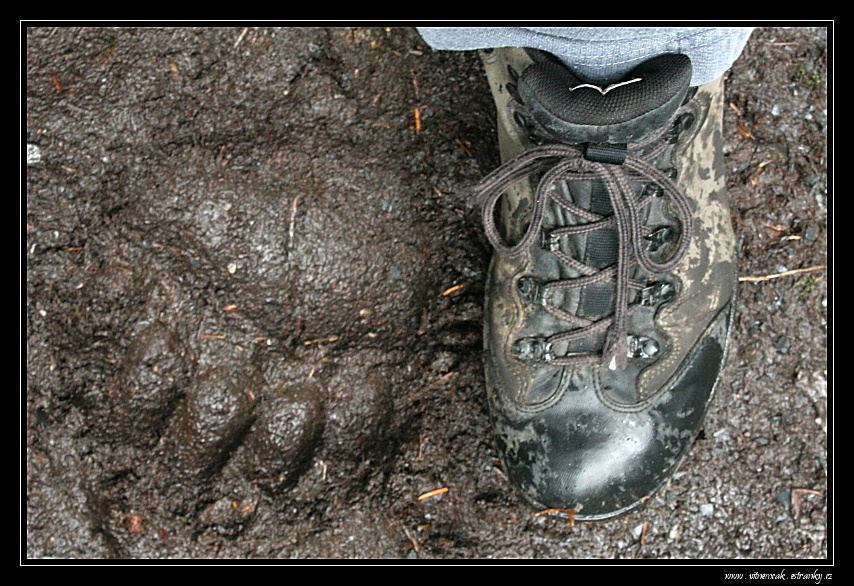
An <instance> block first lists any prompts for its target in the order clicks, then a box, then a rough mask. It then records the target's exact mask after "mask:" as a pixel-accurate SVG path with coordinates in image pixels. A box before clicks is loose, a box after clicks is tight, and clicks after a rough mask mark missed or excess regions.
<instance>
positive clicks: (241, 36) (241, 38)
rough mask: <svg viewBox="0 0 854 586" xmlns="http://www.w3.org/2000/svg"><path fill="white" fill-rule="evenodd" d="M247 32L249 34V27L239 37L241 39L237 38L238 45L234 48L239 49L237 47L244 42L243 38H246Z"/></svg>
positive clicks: (235, 44)
mask: <svg viewBox="0 0 854 586" xmlns="http://www.w3.org/2000/svg"><path fill="white" fill-rule="evenodd" d="M247 32H249V27H248V26H247V27H245V28H244V29H243V32H242V33H240V36H239V37H237V42H236V43H234V48H235V49H236V48H237V45H239V44H240V41H242V40H243V37H245V36H246V33H247Z"/></svg>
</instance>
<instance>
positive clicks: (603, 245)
mask: <svg viewBox="0 0 854 586" xmlns="http://www.w3.org/2000/svg"><path fill="white" fill-rule="evenodd" d="M690 81H691V61H690V59H688V57H686V56H684V55H676V54H673V55H663V56H661V57H657V58H655V59H652V60H650V61H647V62H645V63H643V64H641V65H639V66H638V67H636V68H635V69H633V70H632V71H631V72H629V74H628V75H626V76H625V77H624V78H623V79H622V80H621V81H618V82H616V83H612V84H610V85H608V86H606V87H604V88H603V87H598V86H595V85H592V84H587V83H584V82H583V81H582V80H579V79H578V78H577V77H575V76H574V75H573V74H572V73H571V72H570V71H569V70H568V69H567V68H566V67H564V66H563V65H562V64H559V63H556V62H554V61H541V62H538V63H535V64H534V65H531V66H530V67H528V68H527V69H525V71H524V72H523V73H522V75H521V76H520V78H519V83H518V89H519V95H520V97H521V99H522V102H523V103H524V107H525V109H526V110H528V111H529V112H530V113H531V114H532V115H533V116H534V119H535V120H536V121H537V122H538V123H539V124H540V125H542V126H543V127H544V128H545V129H546V130H547V131H548V132H550V133H551V134H552V135H553V136H554V138H556V139H557V140H559V141H561V142H567V143H571V144H578V143H586V147H585V148H586V150H585V157H586V158H589V159H591V160H598V161H599V162H604V163H610V164H620V163H622V161H623V159H624V157H625V145H626V143H629V142H633V141H637V140H640V139H642V138H643V137H645V136H647V135H648V134H651V133H653V132H655V131H656V130H658V129H660V128H661V127H662V126H663V125H664V124H666V123H667V122H668V121H669V120H670V119H671V118H672V117H673V115H674V114H675V113H676V110H677V109H678V108H679V106H680V105H681V103H682V101H683V99H684V97H685V95H686V94H687V92H688V89H689V84H690ZM594 148H595V149H596V154H595V155H593V156H591V151H592V150H593V149H594ZM621 153H622V154H621ZM593 157H595V158H593ZM571 192H572V194H571V197H572V199H573V200H574V201H575V203H576V204H577V205H579V206H580V207H582V208H585V209H588V210H590V211H592V212H595V213H597V214H600V215H602V216H610V215H612V214H613V208H612V205H611V201H610V197H609V196H608V192H607V190H606V189H605V186H604V185H603V184H602V183H601V182H599V181H590V182H585V183H583V184H579V183H573V186H572V189H571ZM571 240H572V247H573V248H574V250H575V253H576V255H577V258H578V259H579V260H581V261H582V262H583V263H584V264H586V265H588V266H590V267H594V268H597V269H601V268H605V267H607V266H610V265H613V264H615V263H616V262H617V256H618V247H619V242H618V237H617V231H616V230H615V229H614V228H603V229H601V230H596V231H594V232H590V233H587V234H579V235H576V236H573V237H571ZM614 302H615V289H614V285H613V283H595V284H591V285H588V286H586V287H584V288H583V289H582V290H581V291H580V294H579V298H578V300H577V303H578V305H577V307H576V310H575V311H576V315H578V316H579V317H584V318H587V319H591V320H597V319H601V318H603V317H605V316H608V315H611V314H612V313H613V311H614ZM590 342H592V340H591V341H588V342H586V343H585V342H581V343H582V344H584V345H586V344H587V343H590ZM582 349H583V350H585V351H590V350H593V348H582Z"/></svg>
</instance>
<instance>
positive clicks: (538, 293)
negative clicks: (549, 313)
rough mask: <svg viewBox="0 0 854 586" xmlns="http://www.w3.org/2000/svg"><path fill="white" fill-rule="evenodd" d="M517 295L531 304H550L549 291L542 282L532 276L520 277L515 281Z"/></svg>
mask: <svg viewBox="0 0 854 586" xmlns="http://www.w3.org/2000/svg"><path fill="white" fill-rule="evenodd" d="M516 290H517V291H518V292H519V296H520V297H521V298H522V299H524V300H525V301H526V302H528V303H530V304H531V305H550V303H549V299H550V297H551V296H550V292H549V290H548V289H546V287H545V286H544V284H543V283H542V282H541V281H540V280H538V279H535V278H534V277H521V278H520V279H519V280H518V281H516Z"/></svg>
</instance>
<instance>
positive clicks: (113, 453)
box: [21, 27, 833, 570]
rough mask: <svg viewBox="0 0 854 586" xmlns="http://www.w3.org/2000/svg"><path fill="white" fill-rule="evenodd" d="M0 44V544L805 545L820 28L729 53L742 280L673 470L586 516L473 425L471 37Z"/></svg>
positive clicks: (52, 553) (816, 281) (544, 554)
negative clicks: (20, 209)
mask: <svg viewBox="0 0 854 586" xmlns="http://www.w3.org/2000/svg"><path fill="white" fill-rule="evenodd" d="M22 41H23V46H24V48H25V50H26V80H25V81H26V94H25V95H26V111H25V114H24V117H25V119H24V124H25V133H26V148H27V155H26V156H27V164H26V167H25V174H26V220H25V224H26V225H25V228H24V229H23V230H22V232H24V233H23V234H22V241H23V242H22V244H23V245H24V247H25V249H24V250H23V251H22V255H23V261H24V262H25V264H26V285H25V286H26V300H25V302H24V312H25V317H26V400H25V402H23V404H22V408H21V415H22V424H21V432H22V434H23V435H24V440H25V449H24V450H22V452H23V453H22V459H21V460H22V462H21V464H22V466H21V467H22V469H25V472H26V478H25V482H23V481H22V492H23V493H24V494H23V495H22V496H23V498H22V511H23V512H22V516H25V519H23V520H22V525H23V524H24V523H25V527H26V529H25V535H26V537H25V543H22V559H23V558H29V559H31V560H32V559H41V560H43V559H56V558H59V559H69V558H89V559H105V558H130V559H150V558H158V559H162V558H201V559H206V560H209V559H212V558H241V559H248V558H268V559H269V558H280V559H281V558H300V559H331V558H345V559H356V558H372V559H378V560H383V559H391V560H396V559H397V560H407V559H409V560H412V559H428V558H433V559H445V560H448V559H452V558H462V559H488V558H565V559H617V558H657V559H667V558H680V559H688V560H695V561H696V560H705V561H708V560H713V559H714V560H719V559H723V560H740V559H747V560H754V561H755V560H787V566H786V567H788V568H795V566H796V565H797V562H796V561H795V560H803V559H807V560H810V561H809V562H808V563H807V564H808V566H809V568H810V570H812V569H814V567H817V566H818V565H819V564H821V563H822V562H821V560H822V559H825V560H826V559H827V557H828V550H829V547H828V545H829V543H831V544H832V538H831V536H829V535H828V528H829V520H830V516H829V513H830V512H832V507H831V506H830V501H831V499H830V498H829V497H830V496H831V495H830V494H829V493H828V487H829V485H828V478H829V476H830V477H832V476H831V474H830V472H831V471H830V462H831V461H832V458H829V457H828V447H829V446H828V443H829V438H828V434H829V433H832V429H833V427H832V418H831V419H830V420H828V409H827V389H828V382H831V383H832V381H829V380H828V378H829V373H828V365H827V348H828V338H829V331H828V323H829V321H830V318H829V314H830V307H832V300H830V292H829V284H828V279H829V273H828V270H827V269H824V268H815V267H820V266H822V265H826V264H827V241H828V208H829V205H830V200H829V192H828V176H827V166H828V165H827V161H828V150H827V136H828V106H827V88H828V84H827V57H828V35H827V30H826V29H825V28H817V27H816V28H812V27H810V28H806V27H804V28H788V29H759V30H757V31H755V32H754V34H753V36H752V37H751V39H750V42H749V44H748V45H747V47H746V49H745V51H744V53H743V54H742V57H741V58H740V59H739V60H738V62H737V63H735V65H734V66H733V68H732V70H731V71H730V72H729V73H728V74H727V75H726V79H727V90H726V91H727V98H726V103H727V107H726V115H725V137H726V146H725V149H726V150H725V156H726V161H727V170H728V173H729V188H730V193H731V195H732V199H733V214H734V215H733V221H734V225H735V229H736V234H737V237H738V248H739V252H740V261H739V266H740V271H741V275H742V276H743V277H758V276H762V277H766V278H764V279H761V280H744V281H742V282H741V283H740V285H739V305H738V317H737V322H736V326H735V330H734V336H733V337H734V340H733V348H732V351H731V354H730V356H729V360H728V362H727V365H726V369H725V371H724V373H723V378H722V383H721V385H719V393H718V395H717V398H716V402H715V404H714V406H713V408H712V410H711V413H710V415H709V416H708V418H707V421H706V424H705V427H704V430H703V432H702V433H701V434H700V437H699V438H698V440H697V441H696V443H695V445H694V447H693V449H692V451H691V453H690V455H689V457H688V458H687V460H686V461H685V462H684V464H683V465H682V466H681V468H680V470H679V471H678V472H677V474H676V475H675V477H674V478H673V480H672V482H671V483H670V484H669V485H668V486H667V487H666V489H665V490H663V491H662V492H661V493H660V494H658V495H656V496H655V497H653V498H651V499H650V500H649V501H648V502H647V503H646V506H645V507H644V508H643V509H641V510H639V511H636V512H634V513H632V514H630V515H628V516H626V517H624V518H620V519H615V520H611V521H607V522H603V523H596V524H581V523H570V522H569V521H568V520H567V519H566V518H565V517H561V516H550V515H538V514H537V513H538V512H537V511H533V510H531V509H530V508H529V507H528V506H526V505H525V504H524V503H523V502H522V501H521V500H520V499H519V498H517V497H516V496H515V495H514V494H513V493H512V492H511V490H510V489H509V488H508V485H507V483H506V481H505V478H504V477H503V474H502V472H501V470H500V467H499V465H498V464H497V462H496V458H495V453H494V451H493V448H492V444H491V438H490V430H489V427H488V422H487V411H486V409H487V407H486V398H485V396H484V383H483V373H482V362H481V360H482V350H481V342H482V340H481V317H482V310H481V303H482V298H483V283H484V277H485V269H486V267H487V263H488V260H489V257H490V254H491V250H490V247H489V245H488V243H487V242H486V240H485V238H484V237H483V234H482V228H481V227H480V226H479V224H478V222H477V218H476V217H472V216H471V215H470V214H469V213H468V212H467V211H466V210H465V208H464V206H463V205H462V203H461V202H460V200H459V198H458V197H456V194H457V193H458V192H460V191H461V190H462V188H463V187H465V186H466V185H469V184H471V183H473V182H475V181H476V180H478V179H479V178H480V177H482V176H483V175H484V174H486V173H487V172H489V171H490V170H492V169H493V168H494V167H496V166H497V165H498V163H499V160H498V154H497V137H496V132H495V115H494V107H493V104H492V101H491V99H490V96H489V92H488V88H487V84H486V79H485V77H484V75H483V71H482V68H481V65H480V61H479V59H478V58H477V56H476V55H475V54H474V53H453V52H434V51H432V50H430V49H429V48H428V47H427V46H426V44H425V43H424V42H423V41H422V39H421V38H420V37H419V36H418V34H417V32H416V31H415V30H414V29H406V28H391V29H387V28H383V27H377V28H316V29H299V28H279V29H267V28H264V29H255V28H250V29H244V28H242V27H237V28H230V29H229V28H201V29H195V28H177V29H172V28H170V29H145V30H139V29H113V28H89V29H82V30H81V29H56V28H38V27H31V28H25V29H24V30H23V31H22ZM799 269H804V270H803V271H802V272H798V273H794V274H788V275H785V276H780V275H779V273H785V272H786V271H793V270H799ZM830 386H831V388H832V384H831V385H830ZM436 489H443V490H444V489H447V490H446V491H444V492H442V491H440V492H439V493H438V494H436V495H435V496H428V497H426V498H423V499H421V500H419V497H420V496H422V495H424V494H425V493H429V492H430V491H435V490H436ZM831 551H832V550H831Z"/></svg>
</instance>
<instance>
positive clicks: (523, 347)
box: [513, 338, 555, 363]
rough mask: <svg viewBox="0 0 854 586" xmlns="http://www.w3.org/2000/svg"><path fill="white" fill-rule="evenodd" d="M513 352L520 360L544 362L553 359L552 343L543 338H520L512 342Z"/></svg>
mask: <svg viewBox="0 0 854 586" xmlns="http://www.w3.org/2000/svg"><path fill="white" fill-rule="evenodd" d="M513 354H514V355H515V356H516V358H518V359H519V360H521V361H522V362H544V363H548V362H551V361H552V360H554V358H555V356H554V354H552V343H551V342H548V341H547V340H545V339H544V338H522V339H520V340H516V342H515V343H514V344H513Z"/></svg>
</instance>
